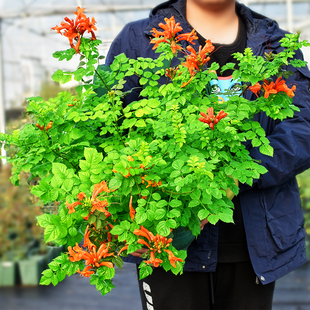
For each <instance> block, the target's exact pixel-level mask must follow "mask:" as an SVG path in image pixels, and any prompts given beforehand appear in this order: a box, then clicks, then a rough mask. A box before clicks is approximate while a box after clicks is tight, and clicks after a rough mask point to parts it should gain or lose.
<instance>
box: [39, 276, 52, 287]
mask: <svg viewBox="0 0 310 310" xmlns="http://www.w3.org/2000/svg"><path fill="white" fill-rule="evenodd" d="M51 283H52V278H47V277H44V276H43V277H42V278H41V279H40V285H49V284H51Z"/></svg>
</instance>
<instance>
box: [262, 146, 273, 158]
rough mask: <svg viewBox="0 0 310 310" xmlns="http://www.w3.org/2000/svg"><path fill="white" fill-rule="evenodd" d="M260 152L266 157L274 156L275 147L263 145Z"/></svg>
mask: <svg viewBox="0 0 310 310" xmlns="http://www.w3.org/2000/svg"><path fill="white" fill-rule="evenodd" d="M259 151H260V152H261V153H262V154H264V155H268V156H271V157H272V156H273V147H272V146H270V145H262V146H261V147H260V148H259Z"/></svg>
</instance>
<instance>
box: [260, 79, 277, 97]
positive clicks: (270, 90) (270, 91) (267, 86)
mask: <svg viewBox="0 0 310 310" xmlns="http://www.w3.org/2000/svg"><path fill="white" fill-rule="evenodd" d="M263 88H264V90H265V94H264V97H265V98H266V99H267V98H268V97H269V95H271V94H276V93H277V90H276V89H275V85H274V82H273V81H272V82H270V83H269V84H268V81H266V80H265V83H264V84H263Z"/></svg>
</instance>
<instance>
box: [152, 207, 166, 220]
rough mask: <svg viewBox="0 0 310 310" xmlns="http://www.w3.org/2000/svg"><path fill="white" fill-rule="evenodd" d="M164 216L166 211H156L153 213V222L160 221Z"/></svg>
mask: <svg viewBox="0 0 310 310" xmlns="http://www.w3.org/2000/svg"><path fill="white" fill-rule="evenodd" d="M165 215H166V210H165V209H157V210H156V211H155V214H154V217H155V220H160V219H162V218H163V217H164V216H165Z"/></svg>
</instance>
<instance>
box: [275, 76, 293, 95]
mask: <svg viewBox="0 0 310 310" xmlns="http://www.w3.org/2000/svg"><path fill="white" fill-rule="evenodd" d="M275 89H276V90H277V92H280V91H283V92H285V93H286V94H287V95H288V96H289V97H291V98H292V97H294V96H295V94H294V91H295V90H296V85H293V86H292V88H288V86H287V85H286V84H285V81H284V80H281V78H277V80H276V82H275Z"/></svg>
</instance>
